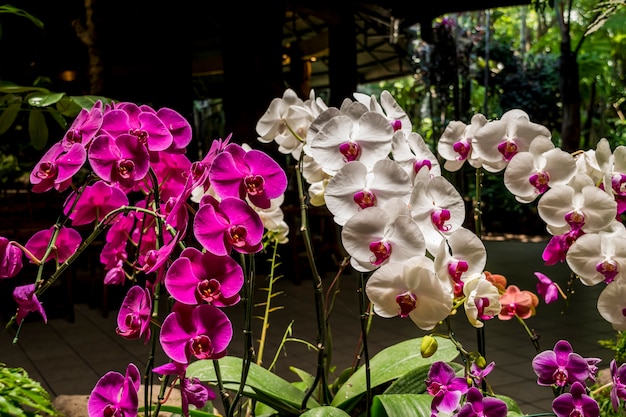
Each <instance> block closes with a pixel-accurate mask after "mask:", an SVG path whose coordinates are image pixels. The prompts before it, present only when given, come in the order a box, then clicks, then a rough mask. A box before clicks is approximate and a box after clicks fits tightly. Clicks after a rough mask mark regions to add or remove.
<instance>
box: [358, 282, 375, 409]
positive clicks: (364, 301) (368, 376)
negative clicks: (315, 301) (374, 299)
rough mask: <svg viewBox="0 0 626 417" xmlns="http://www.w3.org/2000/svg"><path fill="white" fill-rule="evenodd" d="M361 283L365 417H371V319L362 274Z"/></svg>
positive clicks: (360, 302)
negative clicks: (369, 332) (369, 337)
mask: <svg viewBox="0 0 626 417" xmlns="http://www.w3.org/2000/svg"><path fill="white" fill-rule="evenodd" d="M359 275H360V281H359V289H358V293H359V311H360V312H361V340H362V343H363V356H364V357H365V359H364V366H365V387H366V390H365V393H366V394H365V395H366V401H365V416H366V417H370V415H371V410H370V404H371V400H372V378H371V374H370V358H369V349H368V346H367V334H368V318H369V309H366V307H365V306H366V304H367V296H366V295H365V274H364V273H360V274H359Z"/></svg>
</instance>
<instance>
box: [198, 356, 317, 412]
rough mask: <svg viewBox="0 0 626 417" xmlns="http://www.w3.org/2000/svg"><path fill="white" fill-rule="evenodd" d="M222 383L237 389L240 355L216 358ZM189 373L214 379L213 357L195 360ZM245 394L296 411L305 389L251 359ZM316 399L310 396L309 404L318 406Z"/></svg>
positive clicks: (207, 379)
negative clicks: (211, 358) (238, 356)
mask: <svg viewBox="0 0 626 417" xmlns="http://www.w3.org/2000/svg"><path fill="white" fill-rule="evenodd" d="M217 362H218V363H219V367H220V373H221V377H222V381H223V383H224V385H225V386H226V387H227V388H228V389H232V390H236V389H237V388H238V386H239V380H240V379H241V367H242V362H243V361H242V359H241V358H236V357H233V356H226V357H224V358H222V359H219V360H218V361H217ZM187 376H188V377H196V378H198V379H200V380H201V381H209V382H213V383H216V382H217V377H216V375H215V368H214V366H213V361H211V360H200V361H195V362H193V363H192V364H190V365H189V367H188V368H187ZM245 394H246V396H248V397H250V398H252V399H256V400H257V401H260V402H263V403H265V404H267V405H269V406H270V407H272V408H274V409H276V410H280V409H281V408H282V409H283V410H285V411H287V412H291V413H296V414H297V413H298V412H299V410H300V406H301V405H302V402H303V401H304V395H305V393H304V392H302V391H301V390H299V389H298V388H297V387H295V386H293V385H292V384H291V383H290V382H288V381H286V380H284V379H283V378H281V377H279V376H278V375H276V374H274V373H272V372H270V371H268V370H267V369H265V368H263V367H261V366H258V365H257V364H254V363H252V364H251V365H250V371H249V372H248V378H247V380H246V386H245ZM319 406H320V405H319V403H318V402H317V401H315V399H313V398H309V400H308V402H307V407H308V408H315V407H319Z"/></svg>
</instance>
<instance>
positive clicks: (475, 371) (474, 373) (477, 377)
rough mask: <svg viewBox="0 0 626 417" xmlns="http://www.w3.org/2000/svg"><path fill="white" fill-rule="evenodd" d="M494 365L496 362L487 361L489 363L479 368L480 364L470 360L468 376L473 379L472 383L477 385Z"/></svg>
mask: <svg viewBox="0 0 626 417" xmlns="http://www.w3.org/2000/svg"><path fill="white" fill-rule="evenodd" d="M495 366H496V363H495V362H493V361H492V362H489V364H488V365H487V366H485V367H484V368H481V367H480V366H478V365H476V362H472V366H471V367H470V373H469V376H470V377H471V378H472V380H473V381H474V384H475V385H476V386H478V385H480V384H481V383H482V381H483V379H485V377H486V376H487V375H489V374H490V373H491V371H493V368H495Z"/></svg>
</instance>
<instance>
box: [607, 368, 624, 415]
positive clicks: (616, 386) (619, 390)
mask: <svg viewBox="0 0 626 417" xmlns="http://www.w3.org/2000/svg"><path fill="white" fill-rule="evenodd" d="M609 368H610V370H611V379H613V386H612V387H611V405H612V406H613V410H615V411H616V412H617V410H619V406H620V401H621V400H626V364H621V365H620V366H619V367H618V366H617V362H616V361H615V359H613V360H612V361H611V364H610V366H609Z"/></svg>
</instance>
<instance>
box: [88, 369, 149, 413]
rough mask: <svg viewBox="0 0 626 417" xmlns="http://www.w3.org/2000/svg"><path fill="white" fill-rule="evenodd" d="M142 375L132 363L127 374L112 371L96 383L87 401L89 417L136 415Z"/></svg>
mask: <svg viewBox="0 0 626 417" xmlns="http://www.w3.org/2000/svg"><path fill="white" fill-rule="evenodd" d="M140 385H141V375H140V374H139V369H137V366H135V365H134V364H132V363H130V364H128V367H127V368H126V375H122V374H120V373H119V372H114V371H110V372H107V373H106V374H104V376H103V377H102V378H100V380H99V381H98V382H97V383H96V386H95V387H94V388H93V390H92V391H91V395H89V402H88V403H87V408H88V413H89V417H136V416H137V412H138V409H139V398H138V397H137V390H138V389H139V386H140Z"/></svg>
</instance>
